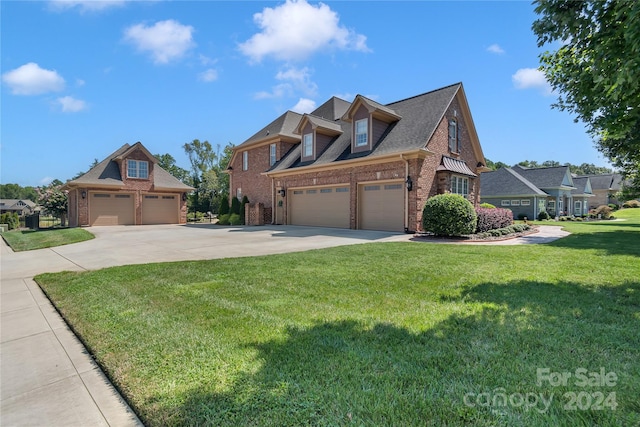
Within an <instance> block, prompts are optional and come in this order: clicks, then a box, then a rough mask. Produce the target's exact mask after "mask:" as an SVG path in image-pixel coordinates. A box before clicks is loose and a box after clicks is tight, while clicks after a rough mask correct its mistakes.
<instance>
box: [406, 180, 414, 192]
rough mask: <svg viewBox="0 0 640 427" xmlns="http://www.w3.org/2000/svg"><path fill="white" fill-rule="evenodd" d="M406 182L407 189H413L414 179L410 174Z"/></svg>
mask: <svg viewBox="0 0 640 427" xmlns="http://www.w3.org/2000/svg"><path fill="white" fill-rule="evenodd" d="M404 183H405V184H406V185H407V191H411V190H413V181H412V180H411V177H410V176H408V177H407V180H406V181H405V182H404Z"/></svg>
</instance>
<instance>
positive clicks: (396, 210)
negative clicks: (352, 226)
mask: <svg viewBox="0 0 640 427" xmlns="http://www.w3.org/2000/svg"><path fill="white" fill-rule="evenodd" d="M359 194H360V204H359V212H360V215H359V219H360V224H359V225H360V227H359V228H361V229H363V230H380V231H404V185H403V183H402V182H390V183H379V184H378V183H375V184H363V185H360V187H359Z"/></svg>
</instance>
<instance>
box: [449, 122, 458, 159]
mask: <svg viewBox="0 0 640 427" xmlns="http://www.w3.org/2000/svg"><path fill="white" fill-rule="evenodd" d="M449 151H450V152H452V153H459V152H460V138H459V136H458V122H457V121H456V119H451V120H449Z"/></svg>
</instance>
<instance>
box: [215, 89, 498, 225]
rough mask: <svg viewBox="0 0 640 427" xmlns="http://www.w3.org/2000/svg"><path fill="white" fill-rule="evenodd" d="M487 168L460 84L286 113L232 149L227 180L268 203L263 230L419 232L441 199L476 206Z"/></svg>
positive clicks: (233, 190) (237, 191) (234, 191)
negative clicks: (425, 211) (384, 100)
mask: <svg viewBox="0 0 640 427" xmlns="http://www.w3.org/2000/svg"><path fill="white" fill-rule="evenodd" d="M485 164H486V160H485V158H484V155H483V153H482V148H481V147H480V140H479V138H478V135H477V133H476V129H475V126H474V124H473V119H472V117H471V111H470V109H469V105H468V103H467V98H466V95H465V93H464V89H463V87H462V84H461V83H457V84H454V85H451V86H447V87H443V88H440V89H437V90H434V91H431V92H427V93H423V94H420V95H417V96H414V97H411V98H406V99H403V100H400V101H396V102H392V103H389V104H384V105H383V104H380V103H378V102H376V101H374V100H372V99H369V98H366V97H364V96H362V95H357V96H356V97H355V98H354V99H353V100H352V101H351V102H349V101H346V100H343V99H340V98H337V97H333V98H331V99H329V100H328V101H327V102H325V103H324V104H322V105H321V106H319V107H318V108H316V109H315V110H314V111H312V112H310V113H307V114H299V113H296V112H293V111H288V112H286V113H284V114H283V115H281V116H280V117H278V118H276V119H275V120H274V121H272V122H271V123H269V124H268V125H267V126H265V127H264V128H262V129H261V130H259V131H258V132H257V133H255V134H254V135H253V136H251V137H250V138H249V139H247V140H246V141H244V142H243V143H242V144H240V145H238V146H237V147H234V148H233V156H232V158H231V161H230V163H229V166H228V168H227V173H229V175H230V180H229V181H230V182H229V191H230V194H231V195H233V196H236V197H238V199H242V197H243V196H245V195H246V196H247V198H248V199H249V201H250V203H254V204H262V205H263V207H264V209H263V212H264V217H263V223H269V222H271V223H273V224H291V225H304V226H321V227H338V228H351V229H363V230H384V231H396V232H403V231H416V230H420V228H421V222H422V221H421V220H422V208H423V206H424V203H425V202H426V200H427V199H428V198H429V197H431V196H435V195H436V194H441V193H447V192H451V193H456V194H460V195H462V196H464V197H466V198H467V199H469V200H470V201H471V202H472V203H473V204H478V203H479V200H480V173H481V172H483V171H485V170H488V169H487V168H486V167H485ZM250 219H251V218H250ZM247 223H250V222H249V221H248V222H247ZM258 223H259V222H258Z"/></svg>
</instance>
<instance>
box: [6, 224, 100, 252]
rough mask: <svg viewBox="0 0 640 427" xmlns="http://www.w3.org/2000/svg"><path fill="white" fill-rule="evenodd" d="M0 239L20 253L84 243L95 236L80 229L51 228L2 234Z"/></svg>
mask: <svg viewBox="0 0 640 427" xmlns="http://www.w3.org/2000/svg"><path fill="white" fill-rule="evenodd" d="M2 237H4V240H5V241H6V242H7V244H8V245H9V246H11V249H13V250H14V251H15V252H21V251H31V250H34V249H44V248H52V247H54V246H62V245H68V244H71V243H78V242H84V241H85V240H91V239H93V238H94V237H95V236H94V235H93V234H91V233H89V232H88V231H87V230H83V229H81V228H51V229H41V230H15V231H8V232H6V233H2Z"/></svg>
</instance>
